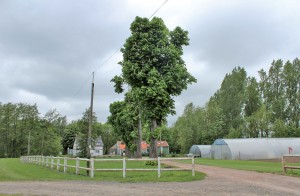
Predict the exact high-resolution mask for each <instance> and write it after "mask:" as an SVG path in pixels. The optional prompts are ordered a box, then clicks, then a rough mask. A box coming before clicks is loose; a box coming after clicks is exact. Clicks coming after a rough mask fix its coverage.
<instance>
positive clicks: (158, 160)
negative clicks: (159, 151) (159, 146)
mask: <svg viewBox="0 0 300 196" xmlns="http://www.w3.org/2000/svg"><path fill="white" fill-rule="evenodd" d="M157 167H158V168H157V173H158V177H159V178H160V157H157Z"/></svg>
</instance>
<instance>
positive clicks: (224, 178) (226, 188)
mask: <svg viewBox="0 0 300 196" xmlns="http://www.w3.org/2000/svg"><path fill="white" fill-rule="evenodd" d="M165 163H167V164H169V165H174V166H180V167H188V168H190V167H191V166H190V164H189V165H187V164H181V163H175V162H171V161H168V162H165ZM196 170H197V171H201V172H204V173H206V174H207V177H206V179H205V180H201V181H194V182H159V183H118V182H95V181H92V182H91V181H19V182H0V194H1V193H2V194H22V195H56V196H59V195H74V196H76V195H80V196H83V195H110V196H113V195H123V196H125V195H155V196H156V195H164V196H167V195H172V196H173V195H186V196H189V195H272V196H273V195H300V178H296V177H289V176H282V175H277V174H267V173H258V172H250V171H241V170H233V169H225V168H218V167H211V166H203V165H196Z"/></svg>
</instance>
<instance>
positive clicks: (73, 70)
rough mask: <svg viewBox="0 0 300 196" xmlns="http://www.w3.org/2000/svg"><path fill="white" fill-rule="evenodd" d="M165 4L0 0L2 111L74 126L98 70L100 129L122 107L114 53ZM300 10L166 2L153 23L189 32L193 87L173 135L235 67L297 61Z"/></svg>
mask: <svg viewBox="0 0 300 196" xmlns="http://www.w3.org/2000/svg"><path fill="white" fill-rule="evenodd" d="M164 1H165V0H122V1H120V0H26V1H24V0H0V81H1V82H0V102H2V103H8V102H13V103H18V102H24V103H28V104H34V103H36V104H37V105H38V109H39V111H40V113H41V116H43V115H44V114H45V113H46V112H47V111H49V110H50V109H57V110H58V111H59V112H60V113H61V114H62V115H66V116H67V118H68V120H69V121H71V120H76V119H80V118H81V117H82V113H83V112H84V111H85V109H86V108H88V107H89V104H90V89H91V80H92V77H91V75H92V72H93V71H95V97H94V111H95V112H96V116H97V117H98V121H100V122H106V120H107V116H108V115H109V104H110V103H112V102H114V101H117V100H122V99H123V95H118V94H116V93H115V92H114V88H113V83H111V82H110V80H111V78H112V77H113V76H115V75H119V74H120V73H121V66H120V65H118V64H117V63H118V62H119V61H121V60H122V54H121V53H120V52H117V53H116V54H115V55H113V54H114V53H115V52H116V51H117V50H118V49H119V48H120V47H121V46H122V45H123V44H124V43H125V40H126V38H128V37H129V36H130V31H129V27H130V24H131V23H132V21H133V20H134V18H135V17H136V16H140V17H150V16H151V15H152V14H153V13H154V11H155V10H157V8H158V7H159V6H160V5H161V4H162V3H163V2H164ZM299 10H300V1H299V0H243V1H241V0H169V1H168V2H167V3H166V4H165V5H164V6H163V7H162V8H161V9H160V10H159V11H158V12H157V13H156V14H155V16H157V17H161V18H162V19H163V20H164V22H165V24H166V25H167V27H168V28H169V29H170V30H172V29H174V28H175V27H176V26H180V27H182V28H183V29H185V30H187V31H188V32H189V37H190V45H189V46H186V47H184V56H183V59H184V60H185V62H186V64H187V68H188V71H189V72H191V73H192V75H194V76H195V77H196V78H197V80H198V82H197V84H193V85H190V86H189V87H188V90H186V91H184V92H183V93H182V94H181V95H180V96H178V97H176V98H175V100H176V110H177V115H175V116H172V117H171V116H170V117H168V124H169V126H170V125H172V124H173V123H174V122H175V121H176V119H177V118H178V116H180V115H182V112H183V109H184V107H185V106H186V105H187V104H188V103H190V102H193V103H194V104H195V105H196V106H204V105H205V103H206V102H207V101H208V99H209V98H210V97H211V96H212V95H213V94H214V92H215V91H216V90H217V89H219V88H220V84H221V82H222V80H223V78H224V76H225V74H226V73H230V72H231V71H232V69H233V68H234V67H236V66H241V67H244V68H245V69H246V71H247V73H248V76H257V71H259V70H260V69H262V68H263V69H265V70H268V68H269V66H270V63H271V62H272V60H274V59H282V60H284V61H286V60H293V59H295V58H296V57H298V58H299V57H300V36H299V35H300V25H299V24H300V12H299ZM112 55H113V56H112ZM111 56H112V58H110V57H111Z"/></svg>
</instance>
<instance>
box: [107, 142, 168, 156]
mask: <svg viewBox="0 0 300 196" xmlns="http://www.w3.org/2000/svg"><path fill="white" fill-rule="evenodd" d="M125 149H126V145H125V143H123V142H122V141H117V143H116V144H115V145H113V146H112V147H111V148H110V149H109V154H111V155H123V153H125ZM149 149H150V145H149V144H147V142H146V141H142V142H141V150H142V154H143V155H148V154H149ZM160 152H162V153H163V154H164V155H166V154H170V150H169V144H168V142H167V141H157V153H158V154H160Z"/></svg>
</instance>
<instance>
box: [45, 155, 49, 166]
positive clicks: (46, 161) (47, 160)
mask: <svg viewBox="0 0 300 196" xmlns="http://www.w3.org/2000/svg"><path fill="white" fill-rule="evenodd" d="M48 158H49V157H48V156H46V167H48Z"/></svg>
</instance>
